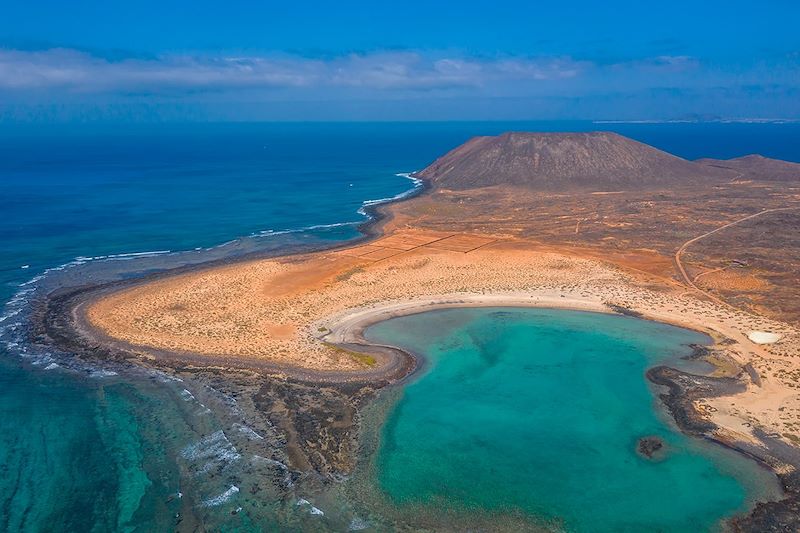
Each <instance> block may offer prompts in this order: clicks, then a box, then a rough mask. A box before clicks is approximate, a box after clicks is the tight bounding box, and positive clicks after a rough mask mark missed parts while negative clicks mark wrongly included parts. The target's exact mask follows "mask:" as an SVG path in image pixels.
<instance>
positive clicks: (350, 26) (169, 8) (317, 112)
mask: <svg viewBox="0 0 800 533" xmlns="http://www.w3.org/2000/svg"><path fill="white" fill-rule="evenodd" d="M798 26H800V2H796V1H768V0H767V1H765V2H761V3H760V5H757V4H756V3H754V2H744V1H738V0H732V1H727V2H718V1H706V2H701V1H697V0H695V1H693V2H686V1H672V2H660V3H655V2H642V1H639V2H632V1H606V2H588V1H587V2H581V1H576V0H573V1H572V2H560V3H559V2H552V1H549V2H536V1H533V0H531V1H528V2H516V1H515V2H502V1H497V0H496V1H494V2H483V1H481V2H466V1H462V2H458V3H456V2H436V1H429V2H415V1H405V2H402V3H400V2H393V3H391V4H389V3H383V4H381V3H379V2H376V1H373V2H361V1H358V2H355V1H351V2H348V1H341V2H300V1H295V2H280V3H279V2H255V1H235V0H229V1H227V2H210V1H204V0H195V1H193V2H183V1H163V0H162V1H161V2H152V1H149V0H142V1H139V2H125V3H123V2H110V1H91V2H89V1H83V2H82V1H79V0H77V1H75V2H64V1H63V0H62V1H59V2H55V1H43V0H27V1H25V2H22V1H17V0H10V1H7V2H4V7H3V12H2V18H0V118H4V119H6V120H94V119H105V120H404V119H409V120H454V119H455V120H491V119H499V120H508V119H526V120H527V119H610V120H613V119H623V120H659V119H680V118H687V117H703V118H713V117H722V118H790V119H797V118H800V30H798Z"/></svg>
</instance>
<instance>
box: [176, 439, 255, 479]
mask: <svg viewBox="0 0 800 533" xmlns="http://www.w3.org/2000/svg"><path fill="white" fill-rule="evenodd" d="M181 456H183V458H184V459H187V460H189V461H192V462H195V463H203V464H202V466H200V467H199V468H198V470H197V472H196V473H197V474H205V473H207V472H209V471H210V470H211V469H213V468H214V467H219V468H225V467H226V466H228V465H230V464H232V463H234V462H236V461H238V460H239V459H240V458H241V457H242V456H241V454H240V453H239V452H238V451H237V450H236V447H235V446H234V445H233V444H231V441H229V440H228V437H227V436H225V432H224V431H222V430H221V429H220V430H218V431H215V432H214V433H212V434H211V435H207V436H205V437H203V438H202V439H200V440H199V441H197V442H195V443H193V444H190V445H188V446H187V447H186V448H184V449H183V451H182V452H181Z"/></svg>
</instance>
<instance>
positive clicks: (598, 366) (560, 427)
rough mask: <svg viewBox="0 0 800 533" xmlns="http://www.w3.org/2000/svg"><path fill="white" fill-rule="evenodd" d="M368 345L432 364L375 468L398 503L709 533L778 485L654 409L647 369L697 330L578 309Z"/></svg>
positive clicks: (414, 324) (459, 325)
mask: <svg viewBox="0 0 800 533" xmlns="http://www.w3.org/2000/svg"><path fill="white" fill-rule="evenodd" d="M367 336H368V338H370V339H371V340H373V341H377V342H381V343H385V344H391V345H395V346H401V347H404V348H406V349H409V350H411V351H413V352H414V353H418V354H421V355H423V356H424V357H425V358H426V360H427V367H426V369H425V371H424V373H423V374H422V375H421V376H420V377H419V378H418V379H416V380H415V381H413V382H412V383H410V384H408V385H407V386H406V387H405V389H404V391H403V393H402V397H401V399H400V400H399V402H398V403H397V405H396V406H395V408H394V410H393V411H392V412H391V414H390V416H389V419H388V422H387V423H386V425H385V427H384V430H383V433H382V439H381V446H380V448H379V452H378V457H377V460H376V472H377V474H376V475H377V478H378V479H377V482H378V485H379V487H380V489H381V490H382V491H383V492H385V494H386V495H387V496H388V498H389V499H390V500H391V501H392V502H393V503H395V504H397V505H399V506H400V507H404V506H405V507H407V508H409V509H417V510H418V511H417V512H419V513H424V512H426V509H427V512H431V511H432V512H437V513H438V512H441V511H442V510H443V509H448V508H450V509H454V510H456V511H458V510H464V511H469V510H485V511H493V512H497V511H500V512H505V511H517V512H521V513H523V514H529V515H532V516H535V517H540V518H542V519H545V520H551V521H552V520H555V521H557V522H559V523H562V524H563V525H564V526H565V527H566V529H568V530H572V531H703V530H709V529H714V528H716V527H717V525H718V523H719V521H720V519H722V518H724V517H728V516H730V515H731V514H732V513H735V512H737V511H742V510H744V509H745V508H746V507H747V505H748V503H749V502H750V500H751V499H752V498H753V497H756V496H758V495H759V493H760V491H761V490H764V488H765V487H769V486H772V485H771V483H772V482H771V481H770V479H769V476H768V474H766V473H765V472H764V471H763V470H762V469H761V468H760V467H758V466H757V465H755V463H752V462H750V461H748V460H746V459H744V458H741V457H738V456H736V455H734V454H732V453H731V452H727V451H725V450H722V449H717V448H716V447H714V446H712V445H710V444H703V443H700V442H697V441H695V440H692V439H689V438H687V437H686V436H684V435H683V434H681V433H679V432H677V430H676V429H675V428H674V427H673V426H671V424H670V423H669V422H668V420H667V418H666V417H665V416H664V414H663V413H661V412H660V410H659V409H658V408H657V405H656V399H655V396H654V393H653V391H652V390H651V389H650V387H649V386H648V383H647V381H646V378H645V375H644V373H645V370H646V369H647V368H648V367H651V366H653V365H654V364H656V363H659V362H664V361H670V360H672V362H673V363H675V362H676V361H675V360H676V358H677V357H678V356H680V355H682V354H686V353H688V351H689V349H688V347H687V344H689V343H704V342H706V341H707V338H706V337H705V336H704V335H702V334H699V333H696V332H693V331H688V330H685V329H680V328H675V327H671V326H667V325H663V324H658V323H653V322H648V321H643V320H637V319H632V318H627V317H619V316H611V315H601V314H595V313H583V312H575V311H561V310H539V309H451V310H440V311H433V312H427V313H423V314H418V315H412V316H407V317H401V318H396V319H392V320H389V321H387V322H383V323H381V324H377V325H375V326H372V327H371V328H370V329H368V331H367ZM652 435H657V436H659V437H661V438H662V439H664V441H666V443H667V447H668V452H667V454H666V457H665V458H664V459H662V460H658V461H653V460H649V459H645V458H642V457H640V456H639V455H638V454H637V452H636V445H637V441H638V439H639V438H641V437H644V436H652ZM759 487H760V488H759Z"/></svg>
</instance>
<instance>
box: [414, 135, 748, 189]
mask: <svg viewBox="0 0 800 533" xmlns="http://www.w3.org/2000/svg"><path fill="white" fill-rule="evenodd" d="M418 175H419V176H420V177H422V178H425V179H428V180H430V181H431V182H432V183H433V184H434V185H436V186H438V187H441V188H445V189H454V190H463V189H474V188H480V187H488V186H492V185H515V186H522V187H528V188H532V189H543V190H548V189H549V190H555V189H558V190H562V189H567V190H568V189H593V190H613V189H619V188H627V189H631V188H648V187H659V186H669V185H680V184H696V183H697V182H698V181H699V180H704V181H712V180H718V179H725V178H731V177H734V176H735V175H736V174H735V172H734V171H732V170H729V169H724V168H718V167H715V166H710V165H701V164H699V163H695V162H691V161H686V160H685V159H681V158H679V157H676V156H674V155H671V154H668V153H666V152H663V151H661V150H658V149H656V148H653V147H652V146H648V145H646V144H642V143H640V142H637V141H634V140H632V139H628V138H627V137H623V136H621V135H617V134H616V133H608V132H591V133H521V132H510V133H504V134H502V135H498V136H496V137H475V138H473V139H471V140H469V141H467V142H466V143H464V144H463V145H461V146H459V147H458V148H456V149H454V150H452V151H450V152H449V153H447V154H445V155H444V156H442V157H440V158H439V159H437V160H436V161H434V162H433V163H432V164H431V165H430V166H428V167H427V168H425V169H424V170H422V171H421V172H419V173H418Z"/></svg>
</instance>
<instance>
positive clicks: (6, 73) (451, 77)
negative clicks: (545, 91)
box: [0, 49, 588, 93]
mask: <svg viewBox="0 0 800 533" xmlns="http://www.w3.org/2000/svg"><path fill="white" fill-rule="evenodd" d="M587 66H588V64H587V63H585V62H580V61H575V60H572V59H570V58H527V59H526V58H500V59H479V58H463V57H449V56H446V55H442V54H426V53H418V52H374V53H369V54H351V55H346V56H339V57H334V58H330V59H315V58H306V57H300V56H289V55H265V56H237V57H226V56H206V55H166V56H161V57H157V58H152V59H139V58H129V59H122V60H109V59H105V58H102V57H98V56H94V55H90V54H87V53H84V52H80V51H76V50H71V49H51V50H44V51H21V50H0V90H3V91H6V92H8V91H30V90H50V89H59V90H66V91H71V92H75V93H116V92H139V91H146V92H155V93H158V92H169V91H175V90H187V91H198V90H199V91H203V90H206V91H216V90H226V89H236V88H241V89H246V88H263V89H269V88H302V87H312V88H314V87H359V88H366V89H373V90H430V89H447V88H453V87H482V86H486V85H487V84H493V83H498V82H502V81H503V80H527V81H531V82H544V81H547V80H558V79H564V78H571V77H575V76H577V75H579V74H580V73H581V72H582V71H583V70H584V69H586V68H587Z"/></svg>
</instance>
